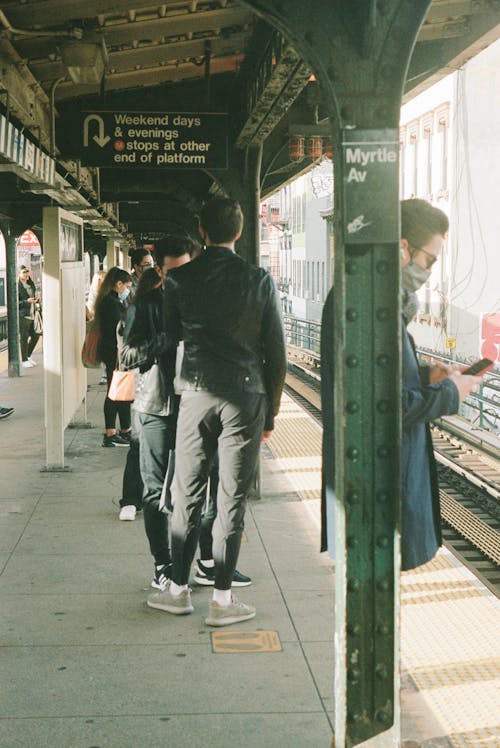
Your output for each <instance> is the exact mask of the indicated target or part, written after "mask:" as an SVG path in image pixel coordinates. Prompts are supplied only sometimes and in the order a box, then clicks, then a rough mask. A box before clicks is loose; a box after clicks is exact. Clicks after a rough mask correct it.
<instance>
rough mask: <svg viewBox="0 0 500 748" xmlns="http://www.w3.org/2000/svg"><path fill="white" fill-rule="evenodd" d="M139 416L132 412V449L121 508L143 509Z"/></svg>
mask: <svg viewBox="0 0 500 748" xmlns="http://www.w3.org/2000/svg"><path fill="white" fill-rule="evenodd" d="M137 416H138V414H137V413H136V412H135V410H133V411H132V433H131V434H130V448H129V449H128V452H127V461H126V463H125V470H124V472H123V483H122V498H121V499H120V506H135V508H136V509H141V508H142V492H143V490H144V485H143V482H142V478H141V465H140V457H139V452H140V447H139V430H140V428H141V425H140V423H139V419H138V417H137Z"/></svg>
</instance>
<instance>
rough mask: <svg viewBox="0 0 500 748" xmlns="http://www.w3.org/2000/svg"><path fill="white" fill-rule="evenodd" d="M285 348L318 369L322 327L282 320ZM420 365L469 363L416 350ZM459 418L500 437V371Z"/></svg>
mask: <svg viewBox="0 0 500 748" xmlns="http://www.w3.org/2000/svg"><path fill="white" fill-rule="evenodd" d="M283 322H284V326H285V335H286V341H287V344H288V345H290V346H295V347H296V348H301V349H302V350H303V351H304V353H305V354H307V355H308V356H311V357H312V358H314V359H315V360H317V362H318V365H320V340H321V323H320V322H312V321H310V320H305V319H301V318H299V317H294V316H293V315H291V314H286V315H284V316H283ZM417 353H418V356H419V358H420V360H421V361H422V362H424V363H425V362H428V361H429V360H430V359H432V360H433V361H434V362H442V363H445V364H447V365H459V366H460V365H463V366H469V365H470V364H472V363H473V361H472V359H469V360H467V361H465V360H464V361H457V360H455V359H451V358H449V357H448V356H445V355H444V354H442V353H436V352H435V351H431V350H428V349H425V348H418V349H417ZM460 415H461V416H463V417H464V418H465V419H466V420H468V421H470V422H471V423H472V424H474V425H477V426H479V427H480V428H483V429H486V430H487V431H491V432H493V433H495V434H497V435H498V434H500V369H499V368H498V367H496V368H495V369H492V370H491V371H489V372H488V373H487V374H485V376H484V379H483V384H482V385H481V386H480V389H479V392H477V393H476V392H472V393H471V394H470V395H469V396H468V397H467V398H466V400H465V401H464V402H463V403H461V405H460Z"/></svg>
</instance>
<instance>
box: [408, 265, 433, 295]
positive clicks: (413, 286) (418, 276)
mask: <svg viewBox="0 0 500 748" xmlns="http://www.w3.org/2000/svg"><path fill="white" fill-rule="evenodd" d="M430 274H431V271H430V269H427V270H424V268H421V267H420V266H419V265H415V263H414V262H410V264H409V265H406V267H404V268H403V269H402V271H401V284H402V286H403V289H404V290H405V291H409V293H413V292H414V291H418V289H419V288H420V287H421V286H423V285H424V283H425V282H426V281H427V280H428V279H429V276H430Z"/></svg>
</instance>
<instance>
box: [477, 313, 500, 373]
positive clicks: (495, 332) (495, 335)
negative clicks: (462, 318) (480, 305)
mask: <svg viewBox="0 0 500 748" xmlns="http://www.w3.org/2000/svg"><path fill="white" fill-rule="evenodd" d="M481 356H484V358H490V359H491V360H492V361H500V312H492V313H491V314H483V319H482V321H481Z"/></svg>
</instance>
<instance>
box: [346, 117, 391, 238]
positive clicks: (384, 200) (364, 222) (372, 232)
mask: <svg viewBox="0 0 500 748" xmlns="http://www.w3.org/2000/svg"><path fill="white" fill-rule="evenodd" d="M398 157H399V133H398V131H397V130H344V132H343V139H342V159H343V163H342V168H343V183H344V205H343V233H344V241H345V242H346V244H367V243H381V244H382V243H386V242H397V241H399V218H398V216H399V202H398V162H399V158H398Z"/></svg>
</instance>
